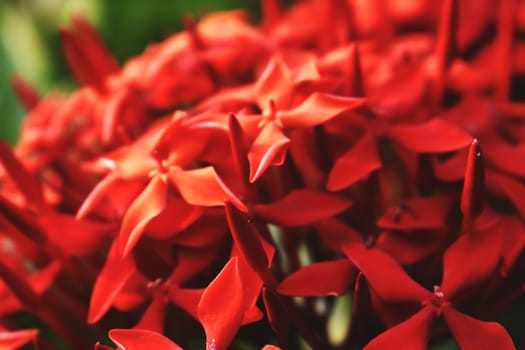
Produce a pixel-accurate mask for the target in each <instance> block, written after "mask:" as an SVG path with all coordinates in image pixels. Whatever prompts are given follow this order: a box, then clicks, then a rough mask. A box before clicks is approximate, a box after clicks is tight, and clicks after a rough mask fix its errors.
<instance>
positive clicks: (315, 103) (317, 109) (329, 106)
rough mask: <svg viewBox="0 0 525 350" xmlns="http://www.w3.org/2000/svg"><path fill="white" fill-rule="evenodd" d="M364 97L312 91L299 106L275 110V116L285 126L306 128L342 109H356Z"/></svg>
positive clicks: (334, 115) (318, 123)
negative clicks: (285, 109)
mask: <svg viewBox="0 0 525 350" xmlns="http://www.w3.org/2000/svg"><path fill="white" fill-rule="evenodd" d="M365 101H366V100H365V99H364V98H359V97H344V96H337V95H330V94H326V93H321V92H314V93H313V94H311V95H310V96H309V97H308V98H307V99H306V100H305V101H304V102H303V103H301V104H300V105H299V106H297V107H295V108H293V109H290V110H287V111H279V110H278V111H277V118H278V119H279V120H280V121H281V122H282V123H283V126H284V127H286V128H308V127H312V126H316V125H320V124H323V123H324V122H326V121H328V120H330V119H332V118H334V117H336V116H337V115H339V114H340V113H342V112H344V111H348V110H351V109H356V108H359V107H361V106H363V105H364V104H365Z"/></svg>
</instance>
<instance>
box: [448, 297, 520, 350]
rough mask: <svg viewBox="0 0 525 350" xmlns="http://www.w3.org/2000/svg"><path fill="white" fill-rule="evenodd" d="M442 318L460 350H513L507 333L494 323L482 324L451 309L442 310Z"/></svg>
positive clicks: (513, 347)
mask: <svg viewBox="0 0 525 350" xmlns="http://www.w3.org/2000/svg"><path fill="white" fill-rule="evenodd" d="M443 317H444V318H445V322H447V324H448V327H449V329H450V331H451V332H452V335H453V336H454V338H455V339H456V341H457V343H458V345H459V346H460V347H461V349H462V350H493V349H498V350H514V349H516V348H515V346H514V344H513V342H512V339H511V338H510V336H509V334H508V333H507V331H506V330H505V329H504V328H503V327H502V326H501V325H500V324H498V323H496V322H484V321H480V320H477V319H475V318H472V317H470V316H467V315H465V314H463V313H461V312H459V311H457V310H455V309H454V308H453V307H451V306H449V307H445V308H443Z"/></svg>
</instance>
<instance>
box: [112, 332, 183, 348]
mask: <svg viewBox="0 0 525 350" xmlns="http://www.w3.org/2000/svg"><path fill="white" fill-rule="evenodd" d="M109 338H110V339H111V340H112V341H113V342H114V343H115V344H117V346H118V348H119V350H149V349H162V350H182V348H181V347H180V346H178V345H177V344H175V343H174V342H172V341H171V340H169V339H168V338H166V337H165V336H163V335H162V334H159V333H157V332H152V331H149V330H146V329H112V330H110V331H109Z"/></svg>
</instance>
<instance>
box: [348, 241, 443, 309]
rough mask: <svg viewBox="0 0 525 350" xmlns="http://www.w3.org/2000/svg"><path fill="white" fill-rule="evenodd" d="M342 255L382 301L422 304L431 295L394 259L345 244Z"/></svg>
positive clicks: (378, 252) (354, 244) (375, 250)
mask: <svg viewBox="0 0 525 350" xmlns="http://www.w3.org/2000/svg"><path fill="white" fill-rule="evenodd" d="M344 252H345V254H346V255H347V256H348V258H349V259H350V260H351V261H352V262H353V263H354V265H355V266H356V267H357V268H358V269H359V270H360V271H361V272H362V273H363V275H365V277H366V279H367V280H368V282H369V283H370V285H371V287H372V288H373V289H374V290H375V291H376V292H377V294H378V295H379V296H380V297H381V298H382V299H384V300H385V301H389V302H422V301H424V300H426V299H428V298H430V297H432V295H433V294H432V293H431V292H430V291H428V290H426V289H425V288H423V287H422V286H421V285H419V284H418V283H416V282H415V281H414V280H413V279H412V278H410V277H409V276H408V275H407V273H406V272H405V271H404V270H403V269H402V268H401V266H400V265H399V263H398V262H397V261H395V260H394V258H392V257H391V256H390V255H388V254H386V253H383V252H382V251H380V250H378V249H374V248H372V249H367V248H366V247H365V246H364V245H363V244H359V243H348V244H346V245H345V247H344Z"/></svg>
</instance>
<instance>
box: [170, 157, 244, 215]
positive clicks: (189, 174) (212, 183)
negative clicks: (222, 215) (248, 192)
mask: <svg viewBox="0 0 525 350" xmlns="http://www.w3.org/2000/svg"><path fill="white" fill-rule="evenodd" d="M168 176H169V177H170V179H171V181H172V182H173V184H174V185H175V186H176V187H177V188H178V190H179V192H180V194H181V196H182V197H183V198H184V200H185V201H186V202H188V203H190V204H193V205H199V206H205V207H213V206H222V205H224V202H225V201H231V202H232V203H234V204H235V206H236V207H238V208H240V209H241V210H243V211H247V210H248V209H247V208H246V206H245V205H244V203H243V202H242V201H241V200H240V199H239V198H238V197H237V196H236V195H235V194H234V193H233V192H232V191H230V189H229V188H228V187H227V186H226V185H225V184H224V183H223V182H222V181H221V180H220V178H219V176H218V175H217V173H216V172H215V169H213V167H212V166H208V167H205V168H199V169H193V170H181V169H177V168H175V169H173V170H171V171H170V172H169V175H168Z"/></svg>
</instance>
